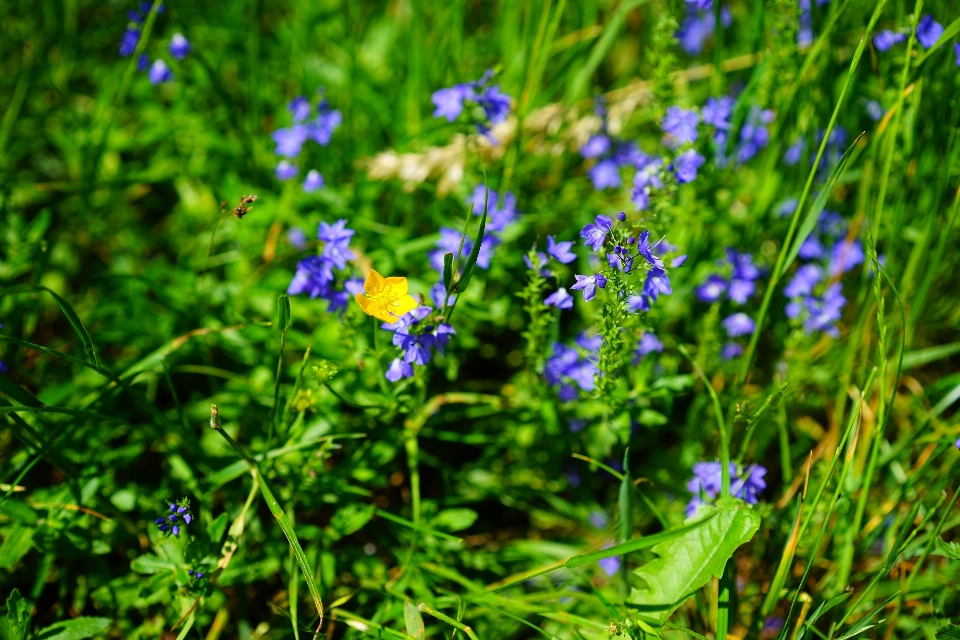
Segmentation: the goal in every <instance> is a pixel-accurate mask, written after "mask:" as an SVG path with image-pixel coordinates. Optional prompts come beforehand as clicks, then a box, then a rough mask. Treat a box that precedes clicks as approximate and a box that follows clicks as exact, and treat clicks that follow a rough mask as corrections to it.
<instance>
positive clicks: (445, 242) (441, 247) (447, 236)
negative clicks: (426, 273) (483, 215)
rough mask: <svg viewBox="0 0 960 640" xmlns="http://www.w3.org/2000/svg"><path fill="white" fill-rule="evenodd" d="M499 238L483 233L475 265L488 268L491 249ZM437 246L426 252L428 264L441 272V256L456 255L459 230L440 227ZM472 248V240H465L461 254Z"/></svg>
mask: <svg viewBox="0 0 960 640" xmlns="http://www.w3.org/2000/svg"><path fill="white" fill-rule="evenodd" d="M498 243H499V240H498V239H497V237H496V236H493V235H484V236H483V243H482V244H481V245H480V251H479V253H478V254H477V266H478V267H480V268H481V269H489V268H490V260H491V259H492V258H493V249H494V247H496V246H497V244H498ZM436 246H437V248H436V249H434V250H433V251H431V252H430V253H429V254H428V257H429V258H430V265H431V266H432V267H433V268H434V269H436V270H437V271H439V272H441V273H443V256H444V254H446V253H452V254H453V255H454V256H456V255H457V251H458V250H459V249H460V232H459V231H456V230H455V229H451V228H449V227H441V228H440V239H439V240H437V245H436ZM472 250H473V241H472V240H466V241H465V242H464V243H463V255H465V256H468V255H470V252H471V251H472Z"/></svg>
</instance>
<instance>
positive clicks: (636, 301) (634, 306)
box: [627, 295, 651, 313]
mask: <svg viewBox="0 0 960 640" xmlns="http://www.w3.org/2000/svg"><path fill="white" fill-rule="evenodd" d="M650 306H651V305H650V298H648V297H647V296H639V295H632V296H627V310H628V311H630V313H640V312H641V311H650Z"/></svg>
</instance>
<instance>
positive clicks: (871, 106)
mask: <svg viewBox="0 0 960 640" xmlns="http://www.w3.org/2000/svg"><path fill="white" fill-rule="evenodd" d="M864 108H865V109H866V111H867V117H869V118H870V119H871V120H873V121H874V122H876V121H878V120H879V119H880V118H882V117H883V106H881V105H880V103H879V102H877V101H876V100H867V102H866V104H865V105H864Z"/></svg>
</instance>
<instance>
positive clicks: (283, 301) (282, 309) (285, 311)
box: [277, 294, 290, 331]
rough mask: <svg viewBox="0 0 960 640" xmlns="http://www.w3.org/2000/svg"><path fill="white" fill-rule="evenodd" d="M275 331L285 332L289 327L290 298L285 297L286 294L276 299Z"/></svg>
mask: <svg viewBox="0 0 960 640" xmlns="http://www.w3.org/2000/svg"><path fill="white" fill-rule="evenodd" d="M277 315H278V316H279V317H278V320H277V329H279V330H280V331H286V330H287V327H289V326H290V298H288V297H287V294H283V295H281V296H280V297H279V298H277Z"/></svg>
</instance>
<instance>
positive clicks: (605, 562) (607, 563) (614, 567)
mask: <svg viewBox="0 0 960 640" xmlns="http://www.w3.org/2000/svg"><path fill="white" fill-rule="evenodd" d="M608 546H609V545H608ZM597 564H599V565H600V568H601V569H603V572H604V573H605V574H607V575H608V576H615V575H616V574H617V571H620V556H610V557H609V558H602V559H600V560H599V561H598V562H597Z"/></svg>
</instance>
